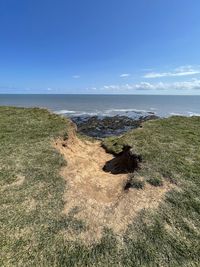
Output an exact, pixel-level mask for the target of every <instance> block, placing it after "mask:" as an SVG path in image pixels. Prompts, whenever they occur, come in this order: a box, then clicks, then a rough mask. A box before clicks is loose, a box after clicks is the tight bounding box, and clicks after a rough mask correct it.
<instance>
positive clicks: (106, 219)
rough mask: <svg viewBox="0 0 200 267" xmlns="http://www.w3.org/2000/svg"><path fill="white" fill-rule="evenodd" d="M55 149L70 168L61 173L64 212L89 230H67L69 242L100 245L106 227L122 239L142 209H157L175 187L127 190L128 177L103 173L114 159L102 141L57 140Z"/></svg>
mask: <svg viewBox="0 0 200 267" xmlns="http://www.w3.org/2000/svg"><path fill="white" fill-rule="evenodd" d="M55 147H56V148H57V149H58V150H59V151H60V152H61V153H62V154H63V156H64V157H65V159H66V161H67V166H66V167H64V168H63V169H62V171H61V175H62V176H63V177H64V178H65V180H66V189H65V195H64V202H65V206H64V211H63V213H64V214H66V215H69V214H71V213H73V216H74V217H75V218H76V219H78V220H82V221H83V222H84V223H85V225H86V230H84V231H82V232H80V233H78V234H77V232H73V231H72V230H67V231H66V238H67V239H69V240H76V239H78V240H80V239H81V240H82V241H83V242H84V243H86V244H91V243H94V242H97V241H98V240H100V238H101V237H102V234H103V231H104V228H105V227H106V228H109V229H111V230H112V231H113V232H114V233H115V234H116V235H118V236H122V235H123V233H124V232H125V231H126V229H127V226H128V225H129V224H130V223H131V222H133V220H134V218H135V217H136V216H137V214H138V213H139V212H140V211H141V210H142V209H155V208H157V207H158V205H159V203H160V202H161V200H162V199H163V197H164V195H165V193H166V192H167V191H169V190H170V189H171V188H172V185H171V184H169V183H167V182H165V183H164V185H163V186H161V187H154V186H151V185H149V184H145V188H144V189H143V190H138V189H133V188H131V189H129V190H128V191H125V190H124V186H125V184H126V181H127V174H111V173H108V172H104V171H103V166H104V165H105V163H106V162H107V161H109V160H111V159H112V158H113V155H111V154H108V153H106V152H105V150H104V149H103V148H102V147H101V143H100V142H99V141H96V142H91V141H86V140H81V139H79V138H77V137H76V134H75V132H72V133H71V134H70V135H69V138H68V140H67V141H65V142H63V140H57V141H56V142H55Z"/></svg>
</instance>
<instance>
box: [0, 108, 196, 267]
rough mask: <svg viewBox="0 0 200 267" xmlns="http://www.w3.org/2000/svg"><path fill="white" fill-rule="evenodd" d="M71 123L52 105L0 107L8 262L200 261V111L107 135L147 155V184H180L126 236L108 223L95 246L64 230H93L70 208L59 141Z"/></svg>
mask: <svg viewBox="0 0 200 267" xmlns="http://www.w3.org/2000/svg"><path fill="white" fill-rule="evenodd" d="M68 130H69V122H68V120H67V119H64V118H62V117H59V116H57V115H54V114H50V113H49V112H48V111H46V110H41V109H24V108H14V107H13V108H11V107H10V108H8V107H0V195H1V197H0V202H1V203H0V208H1V210H0V231H1V232H0V238H1V240H0V246H1V252H0V253H1V256H0V266H133V267H134V266H153V267H154V266H162V267H165V266H172V267H176V266H177V267H179V266H200V117H192V118H184V117H171V118H169V119H163V120H156V121H149V122H146V123H145V124H144V127H143V128H142V129H137V130H134V131H132V132H128V133H127V134H125V135H123V136H121V137H112V138H107V139H105V140H104V141H103V145H104V147H106V149H107V150H108V151H111V152H115V153H117V152H120V151H121V149H122V147H123V145H124V144H129V145H131V146H133V147H134V149H135V151H136V153H139V154H141V155H142V157H143V163H142V166H141V169H140V170H139V171H138V172H137V173H136V174H135V176H134V177H135V179H139V178H140V177H143V183H144V187H145V185H146V184H149V183H152V184H154V186H155V187H157V186H162V182H165V181H167V182H170V183H172V184H173V185H174V189H172V190H171V191H170V192H168V193H167V194H166V195H165V199H164V200H163V201H162V202H161V203H160V205H159V208H158V209H156V210H142V211H141V212H140V213H139V214H138V216H137V217H136V218H135V219H134V220H133V222H132V223H131V224H130V225H129V227H128V229H127V230H126V233H125V234H124V236H123V237H120V238H119V237H118V236H116V235H114V234H113V232H112V231H111V230H110V229H105V232H104V235H103V237H102V239H101V241H100V242H98V243H95V244H93V245H90V246H87V245H84V244H83V243H82V242H81V241H79V240H77V241H76V242H75V241H70V240H68V238H67V236H66V235H65V234H64V232H65V230H66V229H70V230H71V231H73V232H75V233H77V235H78V233H80V232H81V231H85V224H84V221H80V220H77V219H75V217H74V216H73V212H72V213H71V214H69V215H68V216H66V215H64V214H63V213H62V211H63V208H64V201H63V194H64V189H65V188H66V186H67V185H66V182H65V180H64V179H63V178H62V177H61V175H60V170H61V168H62V167H64V166H67V162H66V161H65V160H64V158H63V157H62V156H61V155H60V154H59V152H58V151H56V149H55V148H54V147H53V145H52V143H53V141H54V140H55V139H56V138H58V137H66V136H67V132H68ZM135 184H136V183H135ZM137 186H138V182H137ZM135 190H137V189H135ZM138 190H143V189H141V188H140V186H139V189H138Z"/></svg>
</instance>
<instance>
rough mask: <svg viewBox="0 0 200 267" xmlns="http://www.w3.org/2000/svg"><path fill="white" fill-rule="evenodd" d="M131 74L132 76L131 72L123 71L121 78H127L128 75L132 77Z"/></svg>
mask: <svg viewBox="0 0 200 267" xmlns="http://www.w3.org/2000/svg"><path fill="white" fill-rule="evenodd" d="M130 76H131V75H130V73H122V74H121V75H120V77H121V78H127V77H130Z"/></svg>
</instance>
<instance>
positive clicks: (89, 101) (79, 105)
mask: <svg viewBox="0 0 200 267" xmlns="http://www.w3.org/2000/svg"><path fill="white" fill-rule="evenodd" d="M0 106H16V107H40V108H47V109H49V110H50V111H51V112H55V113H57V114H61V115H66V116H69V117H73V116H75V117H77V116H80V117H81V116H82V117H84V116H87V117H88V116H99V117H104V116H115V115H120V116H124V115H125V116H128V117H131V118H136V117H138V116H141V115H142V116H145V115H148V114H155V115H157V116H160V117H169V116H172V115H180V116H200V96H174V95H173V96H171V95H167V96H163V95H162V96H161V95H77V94H76V95H71V94H70V95H69V94H68V95H67V94H64V95H61V94H59V95H47V94H46V95H42V94H38V95H36V94H35V95H31V94H27V95H25V94H23V95H20V94H16V95H14V94H1V95H0Z"/></svg>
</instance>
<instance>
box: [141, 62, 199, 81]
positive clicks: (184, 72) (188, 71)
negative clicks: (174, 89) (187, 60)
mask: <svg viewBox="0 0 200 267" xmlns="http://www.w3.org/2000/svg"><path fill="white" fill-rule="evenodd" d="M195 74H200V68H194V67H192V66H190V65H188V66H181V67H179V68H176V69H174V70H173V71H170V72H149V73H146V74H145V75H144V78H148V79H149V78H162V77H180V76H188V75H195Z"/></svg>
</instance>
